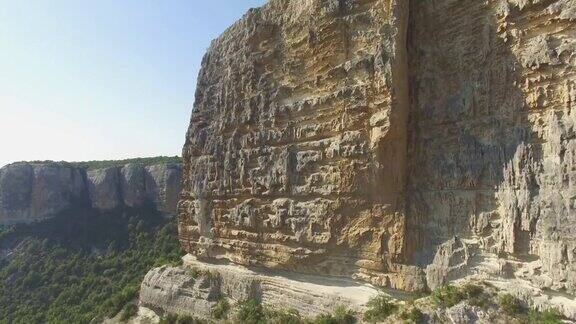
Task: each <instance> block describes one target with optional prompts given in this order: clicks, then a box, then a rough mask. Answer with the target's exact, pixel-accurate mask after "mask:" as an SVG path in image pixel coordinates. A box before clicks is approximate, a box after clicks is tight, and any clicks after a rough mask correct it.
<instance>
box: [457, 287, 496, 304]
mask: <svg viewBox="0 0 576 324" xmlns="http://www.w3.org/2000/svg"><path fill="white" fill-rule="evenodd" d="M462 293H463V294H464V295H465V297H466V298H467V299H468V303H469V304H470V305H472V306H478V307H480V308H482V309H488V307H489V306H490V304H491V301H490V295H489V294H487V293H486V292H484V288H482V287H481V286H478V285H474V284H466V285H465V286H464V287H462Z"/></svg>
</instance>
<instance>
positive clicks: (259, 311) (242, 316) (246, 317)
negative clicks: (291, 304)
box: [236, 299, 266, 324]
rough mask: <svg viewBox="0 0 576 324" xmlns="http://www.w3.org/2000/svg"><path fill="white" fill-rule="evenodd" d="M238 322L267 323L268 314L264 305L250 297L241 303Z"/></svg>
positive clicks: (244, 323) (248, 323)
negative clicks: (266, 314) (265, 312)
mask: <svg viewBox="0 0 576 324" xmlns="http://www.w3.org/2000/svg"><path fill="white" fill-rule="evenodd" d="M236 320H237V321H238V323H242V324H265V323H266V316H265V314H264V308H263V307H262V305H261V304H260V303H259V302H257V301H255V300H253V299H250V300H248V301H245V302H243V303H242V304H240V308H239V310H238V314H237V315H236Z"/></svg>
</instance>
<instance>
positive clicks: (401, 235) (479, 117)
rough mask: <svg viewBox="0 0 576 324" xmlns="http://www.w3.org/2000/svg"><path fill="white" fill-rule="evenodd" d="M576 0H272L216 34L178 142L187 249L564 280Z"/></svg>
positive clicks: (438, 275)
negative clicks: (184, 135) (181, 144)
mask: <svg viewBox="0 0 576 324" xmlns="http://www.w3.org/2000/svg"><path fill="white" fill-rule="evenodd" d="M575 20H576V4H575V1H571V0H540V1H536V0H533V1H530V0H525V1H521V0H508V1H506V0H488V1H478V0H460V1H455V0H430V1H400V0H397V1H392V0H372V1H370V0H356V1H345V0H341V1H336V0H333V1H330V0H308V1H304V0H302V1H295V0H292V1H279V0H272V1H270V2H269V3H268V4H266V5H265V6H264V7H262V8H259V9H253V10H251V11H250V12H248V13H247V14H246V15H245V16H244V17H243V18H242V19H241V20H240V21H239V22H237V23H236V24H234V25H233V26H232V27H230V28H229V29H228V30H227V31H225V32H224V34H223V35H222V36H220V37H219V38H218V39H216V40H215V41H214V42H213V43H212V45H211V47H210V48H209V50H208V53H207V54H206V56H205V58H204V60H203V62H202V71H201V72H200V76H199V81H198V89H197V92H196V102H195V106H194V111H193V113H192V118H191V122H190V128H189V131H188V134H187V138H186V144H185V147H184V150H183V156H184V168H183V181H184V182H183V192H182V197H181V201H180V203H179V208H178V210H179V232H180V240H181V243H182V246H183V247H184V249H185V250H187V251H188V252H190V253H192V254H195V255H196V256H198V257H199V258H206V259H210V258H217V259H218V258H221V259H228V260H231V261H233V262H236V263H240V264H244V265H256V266H265V267H270V268H282V269H288V270H294V271H299V272H313V273H321V274H326V275H342V276H352V277H355V278H359V279H363V280H367V281H370V282H372V283H375V284H378V285H382V286H389V287H392V288H397V289H405V290H419V289H424V288H426V287H429V288H434V287H436V286H438V285H441V284H443V283H445V282H446V281H449V280H452V279H457V278H459V277H463V276H466V275H470V274H478V273H485V274H487V275H495V276H507V277H511V276H512V277H518V278H524V279H528V280H530V281H532V282H533V283H535V284H537V285H539V286H541V287H547V288H552V289H556V290H563V291H568V292H571V293H574V292H575V290H576V287H575V280H576V278H575V277H576V276H575V273H576V271H575V270H576V269H575V264H576V263H575V262H576V260H575V259H576V250H575V249H576V246H575V238H576V233H574V228H576V227H575V226H574V225H576V213H575V212H574V210H573V208H574V203H573V199H574V198H573V197H574V196H576V195H574V193H575V192H574V191H575V190H576V189H574V185H573V183H572V182H573V179H572V178H573V173H574V169H575V163H574V154H575V151H574V150H575V149H574V148H573V146H574V144H573V141H574V138H575V136H574V125H573V124H574V117H573V116H574V115H573V112H572V108H573V105H574V101H575V100H576V85H575V72H574V71H575V69H574V65H575V56H574V55H573V54H574V49H575V46H576V45H575V39H574V38H575V36H574V35H575V34H576V30H575Z"/></svg>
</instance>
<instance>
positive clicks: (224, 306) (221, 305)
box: [212, 298, 230, 320]
mask: <svg viewBox="0 0 576 324" xmlns="http://www.w3.org/2000/svg"><path fill="white" fill-rule="evenodd" d="M229 310H230V303H228V300H227V299H226V298H220V299H219V300H218V302H217V303H216V305H214V308H213V309H212V317H213V318H215V319H217V320H220V319H225V318H226V317H227V316H228V311H229Z"/></svg>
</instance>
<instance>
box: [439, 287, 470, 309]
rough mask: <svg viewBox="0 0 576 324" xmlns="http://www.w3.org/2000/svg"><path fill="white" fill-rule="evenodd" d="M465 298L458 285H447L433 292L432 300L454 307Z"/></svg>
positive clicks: (444, 305) (443, 305)
mask: <svg viewBox="0 0 576 324" xmlns="http://www.w3.org/2000/svg"><path fill="white" fill-rule="evenodd" d="M464 298H465V294H464V293H462V292H461V291H460V290H459V289H458V288H457V287H454V286H451V285H446V286H442V287H440V288H437V289H436V290H434V291H433V292H432V300H433V301H434V302H435V303H436V304H437V305H439V306H442V307H452V306H454V305H456V304H458V303H459V302H460V301H461V300H463V299H464Z"/></svg>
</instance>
